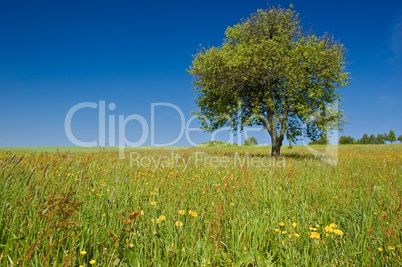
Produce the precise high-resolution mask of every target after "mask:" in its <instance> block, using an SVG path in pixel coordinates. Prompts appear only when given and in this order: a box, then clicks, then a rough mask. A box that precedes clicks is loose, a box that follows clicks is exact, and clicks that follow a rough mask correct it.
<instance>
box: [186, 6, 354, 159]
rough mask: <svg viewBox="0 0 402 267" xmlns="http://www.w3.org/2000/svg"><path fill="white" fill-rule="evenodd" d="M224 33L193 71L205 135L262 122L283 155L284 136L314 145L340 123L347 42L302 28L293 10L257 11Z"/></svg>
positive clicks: (194, 64)
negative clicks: (303, 138)
mask: <svg viewBox="0 0 402 267" xmlns="http://www.w3.org/2000/svg"><path fill="white" fill-rule="evenodd" d="M225 34H226V38H225V39H224V41H223V44H222V45H221V46H219V47H211V48H209V49H205V48H203V49H201V50H200V51H199V53H198V54H197V55H195V56H194V61H193V62H192V66H190V69H189V70H188V72H189V73H190V74H192V75H194V76H195V80H194V85H195V91H196V92H197V93H198V96H197V98H196V104H197V107H198V109H199V110H198V111H197V112H196V113H195V114H196V115H197V116H198V118H199V119H200V120H201V123H202V128H203V129H204V130H206V131H214V130H216V129H218V128H221V127H226V126H229V127H230V128H231V129H232V130H233V131H237V130H242V129H243V127H244V126H252V125H262V126H263V127H264V128H265V129H266V130H267V131H268V133H269V135H270V136H271V143H272V152H271V155H272V156H279V155H280V149H281V146H282V142H283V140H284V138H285V136H286V137H287V139H288V140H289V141H291V142H295V141H296V140H298V138H299V137H300V136H306V137H308V138H310V139H312V140H313V141H314V140H317V139H318V138H319V137H320V136H322V135H323V134H327V133H329V132H330V131H331V130H334V129H339V128H340V127H341V126H342V124H343V123H344V121H343V119H342V118H343V116H344V115H343V114H342V113H341V112H340V111H339V110H338V107H339V104H338V103H339V100H340V94H339V89H340V87H343V86H347V85H348V80H349V78H348V73H346V72H345V62H344V47H343V45H342V44H340V43H339V42H337V41H335V40H334V39H333V38H332V37H330V36H329V35H324V36H321V37H318V36H315V35H312V34H307V33H306V32H305V31H303V29H302V27H301V24H300V21H299V19H298V14H297V13H296V12H295V11H294V10H293V9H292V6H291V7H290V8H289V9H284V8H281V7H278V8H271V9H267V10H258V11H257V13H255V14H252V15H251V16H250V17H249V18H247V19H245V20H242V22H241V23H239V24H237V25H235V26H233V27H228V28H227V30H226V33H225Z"/></svg>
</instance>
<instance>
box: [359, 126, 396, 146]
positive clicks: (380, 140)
mask: <svg viewBox="0 0 402 267" xmlns="http://www.w3.org/2000/svg"><path fill="white" fill-rule="evenodd" d="M385 141H389V142H391V144H392V142H395V141H396V136H395V133H394V132H393V131H392V130H391V131H390V132H389V134H386V133H385V134H377V137H375V136H374V135H373V134H372V135H370V136H368V134H363V137H362V138H360V139H357V141H356V143H357V144H361V145H382V144H385Z"/></svg>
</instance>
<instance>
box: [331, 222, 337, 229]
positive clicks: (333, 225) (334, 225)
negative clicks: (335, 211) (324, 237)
mask: <svg viewBox="0 0 402 267" xmlns="http://www.w3.org/2000/svg"><path fill="white" fill-rule="evenodd" d="M329 226H331V227H332V228H336V227H338V225H336V224H335V223H331V224H330V225H329Z"/></svg>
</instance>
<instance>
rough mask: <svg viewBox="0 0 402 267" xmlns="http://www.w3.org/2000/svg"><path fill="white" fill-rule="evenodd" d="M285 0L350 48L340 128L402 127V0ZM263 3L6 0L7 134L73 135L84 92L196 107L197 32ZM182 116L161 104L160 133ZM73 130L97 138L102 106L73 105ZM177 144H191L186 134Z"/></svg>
mask: <svg viewBox="0 0 402 267" xmlns="http://www.w3.org/2000/svg"><path fill="white" fill-rule="evenodd" d="M398 2H399V3H398ZM290 3H293V5H294V9H295V10H296V11H298V12H299V13H300V16H301V18H302V21H303V25H304V26H305V27H310V26H312V27H313V31H314V32H315V33H316V34H318V35H322V34H323V33H324V32H329V33H331V34H332V35H333V36H334V37H335V38H336V39H339V40H340V41H341V42H342V43H343V44H344V45H345V46H346V48H347V49H348V66H347V70H348V71H349V72H350V73H351V77H352V85H351V86H349V87H347V88H345V89H343V91H342V93H343V95H344V101H343V103H342V104H343V109H344V111H345V113H346V114H347V115H348V116H350V117H349V118H347V121H348V123H349V124H348V125H347V126H346V129H345V131H344V132H343V133H341V134H345V135H352V136H354V137H361V135H362V134H363V133H374V134H377V133H383V132H388V131H389V130H390V129H393V130H394V131H395V132H396V134H397V135H399V134H402V124H401V118H402V83H401V82H402V79H401V77H402V4H401V3H400V1H391V0H385V1H381V2H378V1H351V0H348V1H317V0H315V1H307V0H303V1H300V0H297V1H276V2H273V1H271V2H269V4H270V5H277V4H280V5H282V6H284V7H288V6H289V4H290ZM266 7H267V2H266V1H234V0H231V1H216V0H215V1H160V2H156V1H153V2H152V1H107V2H106V1H92V2H89V1H61V0H58V1H54V0H53V1H41V0H38V1H19V0H15V1H4V0H3V1H0V93H1V94H0V95H1V96H0V127H1V130H0V146H65V145H71V143H70V141H69V140H68V139H67V137H66V135H65V132H64V119H65V116H66V114H67V112H68V110H69V109H70V108H71V107H72V106H74V105H76V104H78V103H80V102H94V103H98V102H99V101H100V100H105V101H106V104H109V103H111V102H113V103H115V104H116V109H115V110H114V111H108V112H107V115H124V116H128V115H131V114H139V115H141V116H143V117H144V118H145V119H146V120H147V121H148V123H150V110H151V103H153V102H170V103H172V104H175V105H177V106H179V107H180V108H181V109H182V111H183V112H184V115H185V117H186V119H188V118H190V116H191V115H190V112H191V111H192V110H194V109H195V105H194V98H195V93H194V92H193V90H192V84H191V81H192V78H191V77H190V75H188V74H187V73H186V72H185V70H186V69H187V68H188V67H189V66H190V64H191V61H192V54H195V53H196V52H197V49H198V48H199V44H202V45H203V46H218V45H220V44H221V43H222V39H223V38H224V32H225V29H226V28H227V27H228V26H233V25H234V24H236V23H238V22H239V21H240V19H241V18H243V17H247V16H248V15H249V14H250V13H253V12H255V11H256V10H257V9H259V8H266ZM178 118H179V115H178V113H177V112H175V111H174V110H173V109H170V108H167V107H159V108H157V109H156V121H155V124H156V127H155V131H156V132H155V139H156V142H158V143H163V142H169V141H171V140H173V139H175V136H177V135H178V134H179V131H180V127H179V126H180V125H179V120H178ZM196 125H197V124H196V123H195V122H193V123H192V126H193V127H196ZM139 127H140V126H139V124H138V123H136V122H132V123H129V124H128V126H127V137H128V139H130V140H132V141H135V140H138V138H139V133H138V129H139ZM73 132H74V134H75V135H76V136H77V138H80V139H82V140H83V141H91V140H94V139H96V138H97V133H98V120H97V111H96V110H92V109H83V110H81V111H79V112H77V113H76V115H75V116H74V117H73ZM209 136H210V135H208V136H206V135H203V134H202V133H194V134H193V135H192V139H193V140H194V141H195V142H201V141H204V140H206V139H208V138H209ZM256 136H258V137H257V139H258V141H259V142H260V143H263V142H267V140H268V139H269V137H268V134H267V133H265V132H264V133H257V134H256ZM218 137H221V138H223V137H224V135H220V136H219V135H218ZM264 139H265V140H264ZM149 143H150V140H149V139H148V140H147V142H146V144H149ZM178 145H188V144H187V142H186V141H185V138H183V140H182V141H180V142H179V143H178Z"/></svg>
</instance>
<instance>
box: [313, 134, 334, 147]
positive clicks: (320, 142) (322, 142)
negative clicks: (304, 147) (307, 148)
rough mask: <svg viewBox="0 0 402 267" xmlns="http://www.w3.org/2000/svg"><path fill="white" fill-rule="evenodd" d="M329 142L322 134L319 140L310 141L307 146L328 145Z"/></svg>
mask: <svg viewBox="0 0 402 267" xmlns="http://www.w3.org/2000/svg"><path fill="white" fill-rule="evenodd" d="M328 144H329V140H328V136H327V135H326V134H322V135H321V136H320V138H319V139H317V140H314V141H311V142H310V143H309V145H328Z"/></svg>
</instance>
